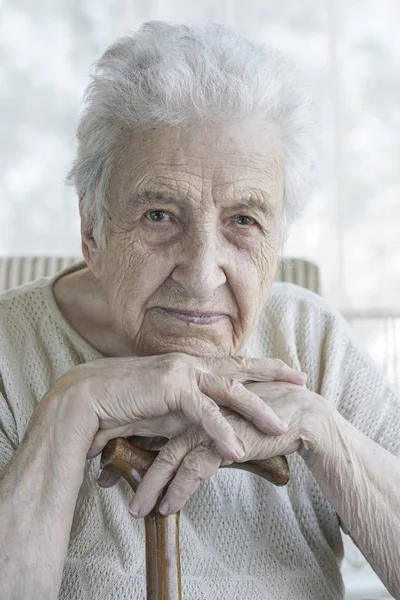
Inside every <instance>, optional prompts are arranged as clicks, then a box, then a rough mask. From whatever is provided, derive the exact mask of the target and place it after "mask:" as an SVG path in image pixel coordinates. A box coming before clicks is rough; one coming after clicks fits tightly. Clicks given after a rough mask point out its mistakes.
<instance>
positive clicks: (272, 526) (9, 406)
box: [0, 279, 400, 600]
mask: <svg viewBox="0 0 400 600" xmlns="http://www.w3.org/2000/svg"><path fill="white" fill-rule="evenodd" d="M53 282H54V279H52V280H48V279H42V280H40V281H38V282H35V283H33V284H29V285H27V286H24V287H21V288H18V289H16V290H12V291H9V292H7V293H5V294H3V295H2V296H0V374H1V380H0V390H1V391H2V394H1V395H0V470H1V469H2V468H3V466H4V465H5V464H6V463H7V461H8V460H9V459H10V457H11V456H12V454H13V452H14V450H15V449H16V447H17V446H18V444H19V443H20V442H21V440H22V437H23V435H24V432H25V430H26V428H27V425H28V422H29V419H30V417H31V414H32V411H33V409H34V407H35V405H36V404H37V403H38V402H39V401H40V399H41V398H42V397H43V395H44V394H45V393H46V391H47V390H48V389H49V388H51V387H52V386H53V384H54V382H55V381H56V380H57V379H58V378H59V377H60V376H61V375H62V374H63V373H65V372H66V371H68V370H69V369H70V368H71V367H73V366H74V365H77V364H79V363H83V362H88V361H92V360H95V359H97V358H100V354H99V353H98V352H97V351H95V350H94V349H93V348H92V347H90V346H89V345H88V344H87V343H86V342H85V341H84V340H83V339H82V338H81V337H80V336H79V335H78V334H77V332H76V331H74V330H73V329H72V328H71V327H70V326H69V324H68V323H67V322H66V321H65V319H64V318H63V316H62V314H61V313H60V311H59V310H58V308H57V305H56V303H55V300H54V297H53V294H52V284H53ZM247 352H248V354H249V355H254V356H273V357H278V358H281V359H282V360H284V361H285V362H287V363H288V364H289V365H291V366H293V367H295V368H301V369H302V370H303V371H305V372H306V373H308V386H309V388H310V389H312V390H314V391H316V392H318V393H319V394H321V395H322V396H324V397H325V398H327V399H328V400H329V401H330V402H332V403H333V404H334V405H335V406H336V407H337V409H338V410H339V411H340V412H341V414H342V415H343V416H344V417H345V418H346V419H348V420H349V421H351V423H353V424H354V425H355V426H356V427H357V428H358V429H360V430H361V431H362V432H364V433H365V434H366V435H367V436H369V437H371V438H373V439H374V440H375V441H376V442H378V443H379V444H381V445H382V446H384V447H385V448H387V449H388V450H389V451H390V452H392V453H395V454H397V455H400V400H399V397H398V396H397V395H396V393H395V391H394V390H393V389H392V388H391V387H390V386H389V385H388V384H387V382H386V381H385V380H384V378H383V377H382V375H381V374H380V373H379V372H378V370H377V369H376V367H375V366H374V364H373V363H372V362H371V361H370V360H369V359H368V358H367V357H366V356H365V355H364V353H363V352H362V351H361V350H360V349H359V348H358V347H357V344H356V343H355V342H354V340H353V339H352V336H351V333H350V331H349V329H348V327H347V326H346V324H345V322H344V321H343V320H342V319H341V318H340V316H338V315H336V314H334V313H333V312H332V310H331V309H330V308H329V307H328V306H327V305H326V303H325V302H324V300H323V299H321V298H320V297H318V296H316V295H314V294H312V293H311V292H308V291H306V290H303V289H300V288H298V287H296V286H293V285H291V284H274V286H273V291H272V295H271V298H270V300H269V302H268V306H267V308H266V309H265V311H264V312H263V314H262V315H261V318H260V322H259V325H258V327H257V329H256V331H255V332H254V334H253V336H252V338H251V340H250V341H249V343H248V345H247ZM289 462H290V467H291V480H290V483H289V485H288V486H287V487H284V488H276V487H274V486H273V485H272V484H270V483H268V482H266V481H264V480H261V479H259V478H257V477H256V476H254V475H251V474H250V473H246V472H241V471H234V470H220V471H219V472H218V473H217V474H216V475H215V476H214V477H213V478H211V480H209V481H206V482H204V483H203V484H202V485H201V487H200V489H199V490H198V491H197V492H196V494H195V496H194V497H193V498H192V499H191V500H190V501H189V503H188V505H187V506H186V507H185V509H184V510H183V511H182V515H181V557H182V575H183V582H182V583H183V598H184V600H195V599H196V600H208V599H212V600H225V599H227V600H228V599H229V600H234V599H237V600H239V599H240V600H246V599H249V600H250V599H252V600H254V599H261V598H265V599H267V598H268V599H271V600H303V599H304V600H330V599H339V598H342V597H343V583H342V578H341V574H340V564H341V560H342V556H343V546H342V540H341V532H340V526H339V520H338V517H337V515H336V513H335V511H334V510H333V509H332V508H331V507H330V505H329V504H328V502H327V501H326V500H325V498H324V497H323V495H322V493H321V492H320V490H319V488H318V485H317V484H316V482H315V480H314V479H313V477H312V475H311V474H310V472H309V471H308V469H307V467H306V466H305V464H304V463H303V461H302V459H301V458H300V457H299V456H297V455H292V456H290V457H289ZM98 472H99V459H98V458H97V459H95V460H93V461H91V462H88V463H87V467H86V476H85V480H84V483H83V485H82V488H81V490H80V493H79V498H78V501H77V505H76V511H75V517H74V521H73V525H72V530H71V536H70V545H69V551H68V559H67V561H66V563H65V571H64V577H63V582H62V587H61V592H60V598H61V599H63V600H66V599H68V600H89V599H90V600H106V599H107V600H132V599H134V598H135V599H138V600H142V599H144V598H145V565H144V524H143V521H142V520H140V521H136V520H133V519H132V518H131V517H130V515H129V514H128V510H127V504H128V500H129V498H130V497H131V491H130V488H129V487H128V485H127V484H126V483H125V482H121V483H119V484H118V485H117V486H116V487H114V488H112V489H109V490H102V489H100V488H99V487H98V486H97V485H96V483H95V482H96V477H97V475H98ZM45 576H46V574H45V573H43V577H45ZM0 585H1V584H0Z"/></svg>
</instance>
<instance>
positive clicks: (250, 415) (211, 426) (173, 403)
mask: <svg viewBox="0 0 400 600" xmlns="http://www.w3.org/2000/svg"><path fill="white" fill-rule="evenodd" d="M249 381H286V382H290V383H296V384H299V385H303V384H304V382H305V376H304V375H303V374H302V373H300V372H298V371H295V370H293V369H291V368H290V367H288V366H287V365H286V364H284V363H283V362H282V361H280V360H275V359H269V358H266V359H252V358H247V357H246V358H238V357H231V358H197V357H193V356H189V355H186V354H180V353H171V354H165V355H160V356H149V357H138V358H136V357H132V358H130V357H129V358H105V359H100V360H96V361H93V362H90V363H85V364H82V365H79V366H77V367H74V368H73V369H71V370H70V371H68V373H66V374H65V375H63V377H61V379H59V380H58V382H57V384H56V388H58V390H59V391H61V392H62V393H64V394H66V397H67V398H68V399H74V402H71V410H74V411H75V410H76V433H77V434H78V435H79V436H80V438H81V440H82V441H83V443H84V444H85V447H86V448H87V457H88V458H93V457H94V456H96V455H97V454H99V453H100V452H101V451H102V449H103V448H104V446H105V445H106V444H107V442H108V441H109V440H111V439H113V438H116V437H129V436H133V435H146V436H152V435H163V436H164V437H167V438H170V437H175V436H176V435H178V434H179V433H181V432H182V431H183V430H184V429H186V428H187V427H188V426H189V425H197V426H199V427H201V428H202V429H203V430H204V432H205V433H206V434H207V436H208V437H209V438H210V439H211V440H212V441H213V442H214V444H215V447H216V449H217V450H218V452H219V453H220V454H221V456H223V457H224V458H226V459H227V460H238V459H239V458H241V457H242V456H243V454H244V453H243V446H242V443H241V441H240V440H239V439H238V438H237V436H236V434H235V431H234V429H233V427H232V426H231V425H230V423H229V422H228V420H227V419H225V418H224V416H223V415H222V414H221V412H220V410H219V406H223V407H226V408H229V409H230V410H231V411H235V412H236V413H238V414H240V415H242V416H243V417H245V418H246V419H247V420H248V421H250V422H251V423H253V424H254V425H255V426H256V427H258V428H259V429H260V430H261V431H263V432H264V433H267V434H270V435H281V434H283V433H285V431H286V429H285V427H284V426H282V423H281V421H280V419H279V417H278V416H277V415H276V414H275V412H274V411H273V410H272V409H271V408H270V407H268V406H267V405H266V404H265V403H264V402H263V401H262V400H261V399H260V398H259V397H258V396H257V395H256V394H254V393H253V392H251V391H249V390H247V389H246V388H245V387H244V385H243V383H245V382H249ZM67 405H68V404H67ZM171 414H173V415H175V416H176V417H177V419H170V418H167V419H165V425H166V428H165V430H163V431H162V432H160V422H161V423H162V420H161V421H160V418H162V417H166V416H167V415H171ZM152 422H153V423H154V424H155V426H154V430H152V425H151V424H152ZM157 423H158V424H157ZM168 423H174V428H173V431H169V430H168ZM177 424H178V425H177Z"/></svg>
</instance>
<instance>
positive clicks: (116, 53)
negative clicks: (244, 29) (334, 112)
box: [67, 21, 315, 244]
mask: <svg viewBox="0 0 400 600" xmlns="http://www.w3.org/2000/svg"><path fill="white" fill-rule="evenodd" d="M91 79H92V80H91V83H90V84H89V86H88V88H87V90H86V94H85V108H84V111H83V114H82V116H81V119H80V122H79V126H78V131H77V138H78V149H77V156H76V160H75V161H74V164H73V166H72V169H71V171H70V172H69V175H68V178H67V181H68V182H69V183H72V184H74V185H75V187H76V190H77V193H78V195H79V197H80V199H81V210H82V213H83V216H84V219H85V221H86V223H87V226H88V228H90V229H93V235H94V237H95V239H96V240H97V241H98V242H99V243H100V244H102V243H103V242H105V239H106V233H107V229H106V207H107V202H108V191H109V182H110V177H111V173H112V170H113V166H114V164H115V160H116V156H117V152H118V148H119V147H120V145H121V144H122V143H123V140H121V138H123V136H121V132H124V131H126V130H127V129H128V130H134V129H137V128H140V129H143V128H147V127H154V126H158V125H172V126H176V127H184V126H185V125H189V126H190V125H192V124H196V123H204V122H211V123H212V122H221V121H223V122H240V121H242V120H243V119H245V118H247V117H251V116H252V115H258V116H259V115H262V116H263V115H265V118H266V119H268V120H270V121H272V122H275V123H276V124H277V125H278V126H279V129H280V132H281V138H282V142H283V150H284V164H285V197H284V225H285V229H286V226H288V225H290V224H291V223H292V222H293V221H294V220H295V219H296V218H297V217H298V216H299V215H300V214H301V212H302V209H303V208H304V206H305V203H306V201H307V199H308V196H309V192H310V186H311V184H312V181H313V174H314V156H315V146H314V135H313V129H314V127H313V124H314V120H313V116H312V114H313V112H312V104H311V102H310V100H309V98H308V95H307V93H306V91H305V89H304V88H303V85H302V84H301V83H300V82H299V81H298V80H297V76H296V74H295V73H294V70H293V69H292V66H291V65H290V64H289V63H288V61H287V60H286V59H284V57H283V56H282V55H281V54H280V52H278V51H277V50H275V49H274V48H271V47H268V46H265V45H257V44H255V43H253V42H250V41H249V40H247V39H246V38H244V37H243V36H242V35H240V34H239V33H237V32H235V31H233V30H232V29H230V28H228V27H225V26H223V25H218V24H211V23H208V24H203V25H194V26H188V25H180V24H179V25H176V24H171V23H165V22H160V21H152V22H149V23H145V24H143V25H142V27H141V28H140V29H139V31H138V32H137V33H133V34H132V35H129V36H126V37H123V38H120V39H118V40H117V41H116V42H115V43H114V44H113V45H111V46H110V47H109V48H108V49H107V50H106V51H105V53H104V54H103V56H102V57H101V58H100V59H99V60H98V61H97V62H96V63H95V64H94V71H93V73H92V78H91Z"/></svg>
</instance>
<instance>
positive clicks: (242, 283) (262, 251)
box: [229, 240, 278, 320]
mask: <svg viewBox="0 0 400 600" xmlns="http://www.w3.org/2000/svg"><path fill="white" fill-rule="evenodd" d="M277 260H278V252H277V248H276V247H275V246H274V245H273V244H271V243H268V242H265V240H263V242H262V243H260V244H258V245H257V247H255V248H253V249H252V250H251V251H246V252H243V251H242V252H237V253H236V256H235V257H234V259H233V260H232V263H231V264H232V265H234V267H233V268H232V269H231V270H230V277H229V283H230V285H231V288H232V291H233V293H234V294H235V296H236V301H237V303H238V305H239V308H240V312H241V314H242V316H244V315H246V319H247V318H248V319H250V320H253V318H254V317H255V316H257V314H258V312H259V311H260V310H261V308H262V306H263V305H264V302H265V300H266V298H267V295H268V293H269V291H270V288H271V285H272V282H273V281H274V277H275V273H276V266H277Z"/></svg>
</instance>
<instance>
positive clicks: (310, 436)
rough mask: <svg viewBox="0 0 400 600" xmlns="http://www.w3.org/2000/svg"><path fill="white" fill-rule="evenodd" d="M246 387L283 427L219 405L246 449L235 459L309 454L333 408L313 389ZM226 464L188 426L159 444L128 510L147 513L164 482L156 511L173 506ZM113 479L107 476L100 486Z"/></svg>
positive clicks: (274, 385)
mask: <svg viewBox="0 0 400 600" xmlns="http://www.w3.org/2000/svg"><path fill="white" fill-rule="evenodd" d="M246 387H247V388H248V389H249V390H251V391H252V392H254V393H255V394H257V395H258V396H259V397H260V398H262V399H263V400H264V401H265V402H267V403H268V405H269V406H271V408H272V409H273V410H274V411H275V412H276V414H277V415H278V416H279V417H280V418H281V419H282V420H283V421H285V422H286V423H287V424H288V430H287V432H286V433H284V434H283V435H277V436H271V435H266V434H264V433H262V432H260V430H259V429H257V428H256V427H255V426H254V425H252V424H251V423H250V422H249V421H247V420H246V419H245V418H243V417H241V416H239V415H238V414H237V413H234V412H231V411H229V410H226V409H221V410H223V413H224V416H225V417H226V418H227V419H228V420H229V421H230V423H231V424H232V425H233V427H234V429H235V431H236V433H237V435H238V437H239V438H240V439H241V440H242V441H243V445H244V448H245V451H246V455H245V456H244V458H243V459H242V460H240V461H238V462H247V461H248V460H262V459H266V458H270V457H272V456H278V455H287V454H291V453H293V452H298V451H301V453H302V455H303V456H306V455H307V456H308V457H310V456H311V455H312V453H313V451H314V449H315V448H316V446H317V445H319V444H320V443H321V442H322V440H325V439H326V438H327V437H329V436H327V428H329V418H330V416H331V415H332V414H333V412H334V408H333V406H332V405H330V404H329V403H328V402H327V401H326V400H325V399H324V398H322V397H321V396H319V395H318V394H315V393H314V392H310V391H309V390H308V389H307V388H306V387H303V386H298V385H294V384H290V383H284V382H271V383H264V382H262V383H258V382H257V383H249V384H246ZM230 464H232V462H229V461H227V460H224V459H222V458H221V456H220V455H219V454H218V452H217V451H216V450H215V448H214V446H213V444H212V442H210V440H209V439H208V438H206V436H205V435H204V433H203V432H202V431H201V430H200V429H199V428H197V427H192V426H191V427H189V428H187V429H185V431H183V432H182V433H181V434H179V435H178V436H177V437H173V438H172V439H170V440H169V441H168V442H167V443H166V444H165V445H164V446H163V447H162V448H161V450H160V452H159V454H158V456H157V458H156V459H155V461H154V463H153V464H152V466H151V467H150V468H149V470H148V471H147V473H146V475H145V476H144V478H143V480H142V482H141V483H140V485H139V487H138V489H137V492H136V494H135V497H134V499H133V501H132V503H131V505H130V511H131V513H132V515H133V516H135V517H145V516H146V515H148V514H149V513H150V512H151V510H152V509H153V508H154V506H155V504H156V502H157V500H158V499H159V497H160V495H161V493H162V491H163V490H164V488H166V486H167V485H168V483H169V482H170V483H169V485H168V489H167V491H166V493H165V495H164V498H163V500H162V503H161V505H160V512H162V513H163V514H172V513H175V512H178V511H179V510H180V509H181V508H183V506H184V505H185V504H186V502H187V501H188V500H189V498H190V497H191V496H192V495H193V494H194V492H195V491H196V489H197V488H198V486H199V484H200V482H201V481H203V480H205V479H208V478H209V477H211V476H212V475H213V474H214V473H215V472H216V471H217V469H218V468H219V467H220V466H228V465H230ZM113 483H114V481H113V480H112V476H111V479H110V480H109V481H107V482H105V486H107V487H108V486H109V485H112V484H113Z"/></svg>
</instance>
